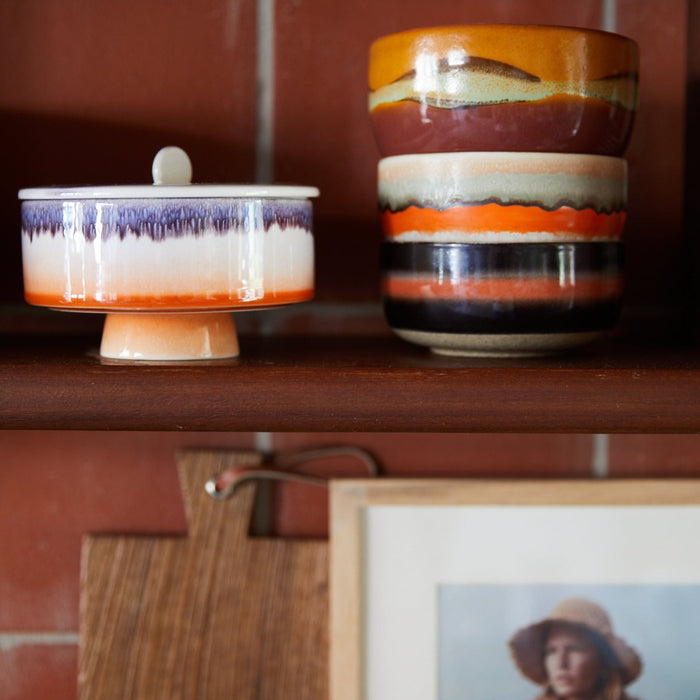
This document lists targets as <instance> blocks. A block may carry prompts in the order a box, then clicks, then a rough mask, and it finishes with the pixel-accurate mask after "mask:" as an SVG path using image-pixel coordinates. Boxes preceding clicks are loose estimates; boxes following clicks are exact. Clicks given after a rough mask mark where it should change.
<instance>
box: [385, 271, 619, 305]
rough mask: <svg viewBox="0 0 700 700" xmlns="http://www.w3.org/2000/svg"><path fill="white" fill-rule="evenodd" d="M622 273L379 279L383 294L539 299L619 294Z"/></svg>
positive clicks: (585, 298)
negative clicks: (566, 276)
mask: <svg viewBox="0 0 700 700" xmlns="http://www.w3.org/2000/svg"><path fill="white" fill-rule="evenodd" d="M622 288H623V282H622V278H621V277H595V276H587V277H580V276H579V277H576V278H575V280H574V279H570V280H564V281H560V280H559V279H554V278H534V279H528V278H522V277H499V278H496V279H478V280H468V281H461V282H459V281H458V282H454V283H453V282H449V281H443V282H440V281H437V280H434V279H431V278H415V277H414V278H410V279H408V278H401V277H387V278H384V280H382V291H383V292H384V294H386V295H388V296H390V297H394V298H401V299H410V300H414V301H418V300H424V301H430V300H457V299H465V300H470V301H505V300H513V301H519V302H542V301H555V300H558V299H575V300H576V301H579V302H580V301H596V300H601V299H610V298H616V297H619V296H620V295H621V294H622Z"/></svg>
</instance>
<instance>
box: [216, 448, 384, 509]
mask: <svg viewBox="0 0 700 700" xmlns="http://www.w3.org/2000/svg"><path fill="white" fill-rule="evenodd" d="M342 455H352V456H354V457H357V458H358V459H360V460H361V461H363V462H364V463H365V465H366V467H367V471H368V473H369V475H370V476H377V475H378V474H379V467H378V465H377V462H376V460H375V459H374V457H373V456H372V455H371V454H370V453H369V452H367V451H366V450H363V449H362V448H361V447H354V446H352V445H338V446H331V447H316V448H310V449H301V450H294V451H292V452H287V453H284V452H280V453H274V452H273V453H269V454H265V455H262V459H261V461H260V464H261V465H266V466H264V467H251V466H238V467H232V468H231V469H227V470H226V471H224V472H222V473H221V474H218V475H216V476H212V477H211V478H210V479H209V480H208V481H207V482H206V484H205V485H204V489H205V491H206V492H207V493H208V494H209V496H211V497H212V498H215V499H217V500H224V499H226V498H229V497H230V496H232V495H233V493H234V492H235V490H236V489H237V488H238V487H239V486H240V485H241V484H242V483H244V482H246V481H249V480H250V479H273V480H277V481H292V482H298V483H303V484H309V485H312V486H327V485H328V478H325V477H319V476H312V475H311V474H300V473H298V472H290V471H285V470H286V469H289V467H293V466H295V465H297V464H301V463H303V462H308V461H311V460H314V459H322V458H324V457H338V456H342Z"/></svg>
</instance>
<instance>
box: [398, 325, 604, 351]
mask: <svg viewBox="0 0 700 700" xmlns="http://www.w3.org/2000/svg"><path fill="white" fill-rule="evenodd" d="M393 330H394V333H396V335H398V336H399V337H400V338H403V339H404V340H407V341H409V342H410V343H415V344H416V345H424V346H426V347H428V348H430V349H431V350H432V352H434V353H437V354H438V355H452V356H458V357H538V356H544V355H556V354H559V353H563V352H567V351H568V350H572V349H574V348H577V347H579V346H581V345H586V344H588V343H590V342H592V341H594V340H596V339H597V338H599V337H601V336H602V335H603V332H601V331H591V332H583V333H502V334H501V333H432V332H426V331H412V330H405V329H401V328H394V329H393Z"/></svg>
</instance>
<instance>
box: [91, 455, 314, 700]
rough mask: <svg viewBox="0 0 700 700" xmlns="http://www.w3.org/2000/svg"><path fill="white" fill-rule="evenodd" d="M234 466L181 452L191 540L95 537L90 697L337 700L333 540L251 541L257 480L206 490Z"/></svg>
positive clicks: (228, 460)
mask: <svg viewBox="0 0 700 700" xmlns="http://www.w3.org/2000/svg"><path fill="white" fill-rule="evenodd" d="M235 465H236V453H225V452H223V453H221V452H219V453H217V452H201V451H196V452H186V453H182V454H180V455H179V456H178V472H179V475H180V481H181V484H182V489H183V494H184V498H185V505H186V508H187V514H188V520H189V532H188V535H187V536H186V537H168V536H166V537H153V536H147V537H144V536H131V535H129V536H113V535H108V536H105V535H90V536H87V537H86V538H85V540H84V544H83V557H82V572H81V576H82V578H81V624H80V651H79V695H80V698H82V699H84V700H88V699H89V700H94V698H100V699H109V698H130V699H136V700H138V699H140V698H144V699H148V700H155V699H157V698H163V699H167V700H176V699H178V698H183V699H186V700H194V699H196V698H203V699H207V700H209V699H216V700H218V699H220V698H236V700H247V699H248V698H251V699H253V698H256V699H257V698H269V699H270V700H280V698H304V700H313V699H314V698H326V697H327V696H328V679H327V675H328V674H327V669H328V631H327V628H328V543H327V542H325V541H320V540H288V539H270V538H257V537H250V536H249V534H248V531H249V526H250V519H251V514H252V509H253V500H254V495H255V484H254V483H252V482H249V483H245V484H242V485H241V486H240V487H239V489H238V490H237V491H236V492H235V493H234V495H233V496H232V497H231V498H229V499H228V500H225V501H217V500H214V499H212V498H211V497H210V496H208V495H207V494H206V492H205V490H204V484H205V482H206V481H207V480H208V479H209V478H210V477H211V476H213V475H215V474H219V473H221V472H223V471H224V470H226V469H229V468H231V467H234V466H235ZM154 497H157V494H154Z"/></svg>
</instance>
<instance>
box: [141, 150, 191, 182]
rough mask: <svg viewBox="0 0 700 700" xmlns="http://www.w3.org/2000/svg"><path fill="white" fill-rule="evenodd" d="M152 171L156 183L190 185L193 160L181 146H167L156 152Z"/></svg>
mask: <svg viewBox="0 0 700 700" xmlns="http://www.w3.org/2000/svg"><path fill="white" fill-rule="evenodd" d="M151 173H152V174H153V184H154V185H189V184H190V183H191V182H192V162H191V161H190V157H189V156H188V155H187V153H185V151H183V150H182V149H181V148H178V147H177V146H166V147H165V148H161V149H160V151H158V153H156V155H155V158H154V159H153V166H152V168H151Z"/></svg>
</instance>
